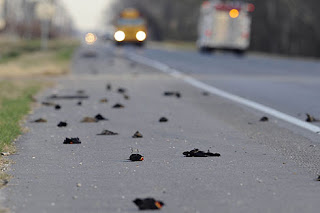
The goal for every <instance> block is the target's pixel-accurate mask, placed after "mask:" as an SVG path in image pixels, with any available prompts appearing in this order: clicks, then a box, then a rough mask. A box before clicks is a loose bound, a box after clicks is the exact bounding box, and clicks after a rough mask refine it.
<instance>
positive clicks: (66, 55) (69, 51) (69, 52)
mask: <svg viewBox="0 0 320 213" xmlns="http://www.w3.org/2000/svg"><path fill="white" fill-rule="evenodd" d="M74 50H75V47H72V46H70V47H66V48H63V49H61V50H58V51H57V53H56V58H57V59H58V60H60V61H69V60H71V58H72V56H73V52H74Z"/></svg>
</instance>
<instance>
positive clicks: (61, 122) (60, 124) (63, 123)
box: [57, 121, 68, 127]
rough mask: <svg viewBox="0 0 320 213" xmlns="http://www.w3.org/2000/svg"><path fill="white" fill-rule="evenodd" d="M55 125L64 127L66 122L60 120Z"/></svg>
mask: <svg viewBox="0 0 320 213" xmlns="http://www.w3.org/2000/svg"><path fill="white" fill-rule="evenodd" d="M57 126H58V127H66V126H68V124H67V122H65V121H60V122H59V123H58V125H57Z"/></svg>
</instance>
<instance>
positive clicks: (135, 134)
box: [132, 131, 143, 138]
mask: <svg viewBox="0 0 320 213" xmlns="http://www.w3.org/2000/svg"><path fill="white" fill-rule="evenodd" d="M132 138H143V135H142V134H141V133H140V132H139V131H136V133H134V135H133V136H132Z"/></svg>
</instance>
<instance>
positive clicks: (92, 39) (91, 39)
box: [85, 33, 97, 44]
mask: <svg viewBox="0 0 320 213" xmlns="http://www.w3.org/2000/svg"><path fill="white" fill-rule="evenodd" d="M85 40H86V42H87V44H93V43H94V42H96V41H97V36H96V35H95V34H93V33H87V34H86V36H85Z"/></svg>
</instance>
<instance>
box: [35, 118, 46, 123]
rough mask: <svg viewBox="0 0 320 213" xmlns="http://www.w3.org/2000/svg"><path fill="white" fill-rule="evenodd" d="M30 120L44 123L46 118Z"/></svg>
mask: <svg viewBox="0 0 320 213" xmlns="http://www.w3.org/2000/svg"><path fill="white" fill-rule="evenodd" d="M31 122H33V123H46V122H47V120H46V119H44V118H38V119H36V120H34V121H31Z"/></svg>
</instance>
